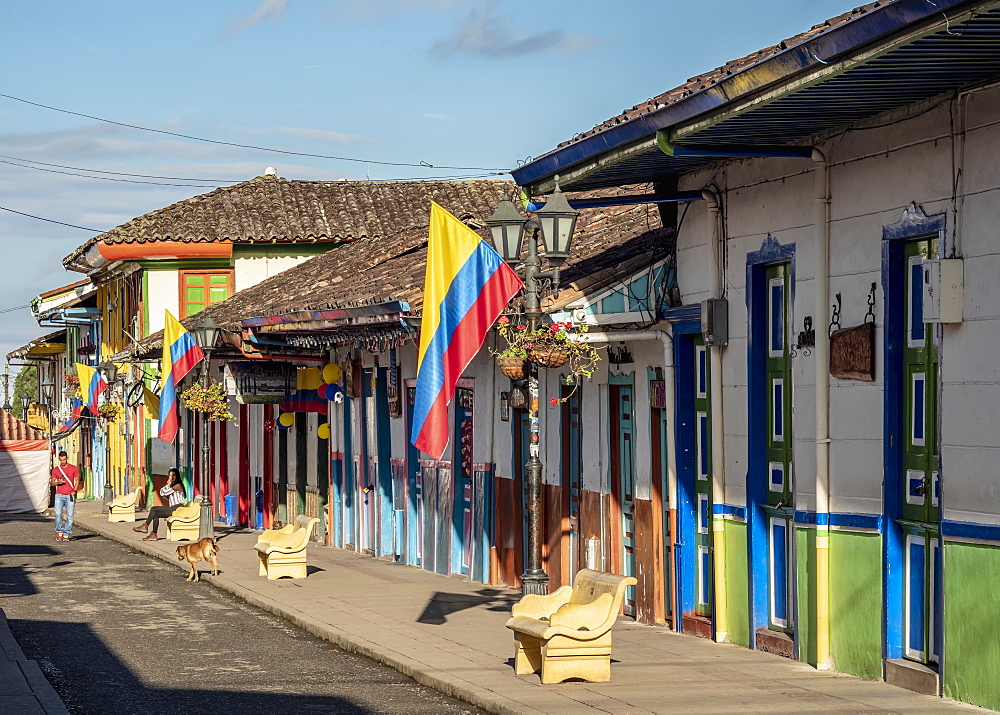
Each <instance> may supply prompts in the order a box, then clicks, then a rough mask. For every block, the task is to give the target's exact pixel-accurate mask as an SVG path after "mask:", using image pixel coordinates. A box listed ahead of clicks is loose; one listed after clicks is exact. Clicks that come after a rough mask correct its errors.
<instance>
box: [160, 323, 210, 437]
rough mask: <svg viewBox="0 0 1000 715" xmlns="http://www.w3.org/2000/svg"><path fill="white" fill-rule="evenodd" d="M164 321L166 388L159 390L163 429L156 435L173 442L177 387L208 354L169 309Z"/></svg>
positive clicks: (162, 368)
mask: <svg viewBox="0 0 1000 715" xmlns="http://www.w3.org/2000/svg"><path fill="white" fill-rule="evenodd" d="M166 313H167V314H166V317H165V318H164V323H163V362H162V364H161V365H160V370H161V371H162V373H163V388H162V389H161V390H160V414H159V417H160V429H159V432H158V433H157V435H156V436H157V437H159V438H160V439H162V440H163V441H164V442H170V443H173V441H174V438H175V437H176V436H177V427H178V422H177V386H178V385H179V384H181V380H183V379H184V376H185V375H187V374H188V373H189V372H191V368H193V367H194V366H195V365H197V364H198V361H199V360H201V359H202V358H203V357H204V356H205V355H204V353H202V351H201V348H199V347H198V343H196V342H195V341H194V338H192V337H191V333H189V332H188V331H186V330H185V329H184V326H183V325H181V323H180V321H179V320H177V318H175V317H174V316H172V315H171V314H170V311H169V310H168V311H166Z"/></svg>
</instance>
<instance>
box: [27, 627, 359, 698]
mask: <svg viewBox="0 0 1000 715" xmlns="http://www.w3.org/2000/svg"><path fill="white" fill-rule="evenodd" d="M8 624H9V626H10V630H11V632H12V633H13V634H14V635H15V637H16V638H17V639H18V641H21V640H26V641H28V643H29V645H28V647H27V648H23V650H25V654H26V655H27V656H28V657H29V658H32V659H34V660H36V661H38V663H39V665H40V667H41V668H42V670H43V671H44V672H45V675H46V677H47V678H48V679H49V681H50V682H51V683H52V685H53V687H54V688H55V689H56V692H58V693H59V696H60V697H61V698H62V700H63V702H64V703H65V704H66V707H67V708H68V709H69V711H70V712H79V713H90V712H96V711H95V710H94V707H95V705H96V704H97V703H98V702H103V705H102V711H104V712H143V713H177V712H219V713H224V712H242V713H276V712H302V711H315V712H337V713H367V712H371V710H368V709H366V708H364V707H361V706H359V705H357V704H356V703H354V702H352V701H351V700H349V699H347V698H342V697H336V696H322V695H298V694H295V693H289V692H253V691H252V690H247V689H241V690H231V689H226V688H213V687H212V683H213V680H214V679H215V678H214V675H213V673H214V672H217V670H218V669H224V668H225V667H226V665H227V663H225V662H219V661H218V660H217V659H216V658H210V657H207V656H206V658H205V659H203V660H202V661H201V662H198V663H191V662H172V661H171V659H170V654H169V648H168V645H169V644H165V643H155V644H154V643H149V644H148V645H149V647H156V648H158V649H161V650H162V651H163V654H164V659H163V668H164V679H165V680H170V679H172V678H173V679H176V680H178V681H180V683H179V685H180V687H156V686H151V685H149V684H147V683H144V682H143V681H142V680H141V679H139V678H138V677H136V675H135V673H133V671H132V670H131V669H130V668H129V666H128V665H127V664H126V663H125V662H123V661H122V659H121V658H119V657H118V656H117V655H116V654H115V653H114V652H112V651H111V650H109V649H108V648H107V646H106V645H105V643H104V641H103V640H102V639H101V638H100V637H99V636H98V635H97V634H96V633H94V632H93V630H92V629H91V628H90V627H89V626H88V625H87V624H84V623H67V622H62V621H36V620H31V621H26V620H13V619H12V620H9V621H8ZM25 634H30V637H29V638H23V636H24V635H25ZM49 639H58V640H60V641H62V642H64V643H67V644H72V652H70V649H60V650H59V651H56V650H55V649H52V648H48V649H46V650H47V652H41V653H32V652H30V651H31V650H32V648H31V646H30V643H31V642H32V641H34V642H40V643H45V642H48V641H49ZM56 652H60V653H63V655H62V656H59V655H55V656H54V655H53V653H56ZM192 673H193V675H192ZM70 683H77V684H79V683H93V687H94V691H95V692H93V693H92V692H89V690H88V689H81V688H80V687H79V686H77V687H69V684H70ZM95 698H96V700H95Z"/></svg>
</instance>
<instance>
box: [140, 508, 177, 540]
mask: <svg viewBox="0 0 1000 715" xmlns="http://www.w3.org/2000/svg"><path fill="white" fill-rule="evenodd" d="M177 506H180V504H178V505H177ZM176 508H177V507H176V506H154V507H153V508H152V509H150V510H149V514H147V515H146V523H147V524H148V523H149V522H153V533H154V534H155V533H156V530H157V528H159V526H160V519H166V518H167V517H168V516H170V515H171V514H173V513H174V509H176Z"/></svg>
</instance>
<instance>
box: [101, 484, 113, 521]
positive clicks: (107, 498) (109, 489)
mask: <svg viewBox="0 0 1000 715" xmlns="http://www.w3.org/2000/svg"><path fill="white" fill-rule="evenodd" d="M114 499H115V488H114V486H112V484H111V482H105V483H104V504H103V505H102V506H101V513H102V514H107V513H108V512H109V511H111V502H112V501H114Z"/></svg>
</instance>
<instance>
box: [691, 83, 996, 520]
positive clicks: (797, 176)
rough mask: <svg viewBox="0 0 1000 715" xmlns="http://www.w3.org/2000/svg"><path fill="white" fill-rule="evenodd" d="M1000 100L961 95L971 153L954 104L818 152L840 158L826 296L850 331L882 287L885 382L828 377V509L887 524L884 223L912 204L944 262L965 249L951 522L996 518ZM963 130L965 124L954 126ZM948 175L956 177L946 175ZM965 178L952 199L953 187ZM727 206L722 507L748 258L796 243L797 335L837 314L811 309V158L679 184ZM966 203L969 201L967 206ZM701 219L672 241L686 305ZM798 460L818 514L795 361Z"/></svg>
mask: <svg viewBox="0 0 1000 715" xmlns="http://www.w3.org/2000/svg"><path fill="white" fill-rule="evenodd" d="M997 119H1000V91H998V90H996V89H992V90H988V91H984V92H982V93H978V94H975V95H973V96H972V97H971V98H970V99H969V100H967V113H966V116H965V127H966V128H967V133H966V137H967V138H966V142H965V148H964V151H963V150H962V146H961V141H960V140H956V141H955V142H954V144H953V142H952V140H951V138H950V116H949V107H948V106H947V105H944V106H941V107H938V108H936V109H932V110H931V111H929V112H927V113H925V114H923V115H921V116H918V117H915V118H913V119H908V120H904V121H901V122H900V123H898V124H894V125H892V126H889V127H884V128H874V129H869V130H863V131H853V132H849V133H846V134H844V135H842V136H839V137H837V138H835V139H832V140H830V141H827V142H822V143H821V144H820V148H821V149H822V150H823V151H824V153H825V154H826V155H827V158H828V160H829V161H830V162H831V169H830V182H831V191H832V202H831V246H830V297H831V300H833V298H834V296H835V295H836V294H837V293H840V294H841V296H842V313H841V325H842V326H844V327H847V326H851V325H857V324H860V323H862V322H863V321H864V315H865V312H866V311H867V295H868V291H869V288H870V286H871V284H872V283H873V282H874V283H876V307H875V314H876V345H877V362H876V365H877V372H876V381H875V382H874V383H865V382H860V381H854V380H841V379H838V378H831V391H830V405H831V437H832V439H833V443H832V446H831V510H832V511H834V512H863V513H880V512H881V511H882V473H883V392H882V387H883V371H884V355H883V354H882V353H883V325H884V308H885V305H884V298H885V296H884V295H883V291H882V278H881V271H882V256H881V251H882V227H883V226H884V225H888V224H892V223H895V222H896V221H898V220H899V218H900V216H901V214H902V212H903V210H904V209H905V208H906V207H907V206H908V205H909V204H910V202H916V203H917V204H918V205H919V206H920V207H921V208H922V209H923V210H924V212H925V213H926V214H927V215H929V216H930V215H935V214H941V213H945V214H946V215H947V219H948V220H947V231H946V238H945V245H944V246H943V251H944V252H945V253H946V254H947V255H952V253H953V252H954V251H955V250H956V249H957V250H958V251H959V255H961V256H962V257H963V258H964V259H965V261H964V267H965V273H966V293H965V321H964V322H963V323H962V324H961V325H957V326H945V327H944V328H943V330H942V339H941V349H940V371H941V393H940V409H941V416H942V428H941V455H942V488H943V497H942V500H943V508H944V518H946V519H957V520H963V521H979V522H986V523H1000V484H998V483H997V480H996V479H995V478H994V475H995V468H994V467H992V466H991V465H995V464H996V463H997V461H998V460H1000V432H998V431H997V430H996V429H995V425H996V424H997V418H998V417H1000V407H998V405H1000V363H998V362H997V360H996V359H995V350H996V346H997V344H998V343H1000V278H998V277H997V276H998V275H1000V255H998V254H1000V243H998V242H997V240H996V230H995V226H996V225H998V223H1000V208H998V205H997V202H996V198H995V197H996V193H995V192H996V191H997V189H998V185H1000V180H998V179H1000V177H998V174H997V171H996V168H995V161H994V160H993V157H995V153H996V151H995V147H996V146H997V143H998V140H1000V132H998V131H997V130H996V128H994V127H993V126H990V123H991V122H996V121H997ZM958 128H959V129H960V128H961V127H960V125H959V127H958ZM953 165H954V166H953ZM955 176H959V177H960V180H959V181H958V184H957V185H958V191H957V194H958V196H957V197H956V198H955V200H953V199H952V180H953V177H955ZM713 178H714V182H715V184H716V185H717V186H718V187H719V188H720V190H721V191H722V193H723V196H724V206H725V209H726V234H727V238H728V240H727V243H726V246H727V250H726V256H725V259H726V271H725V276H726V280H725V284H726V293H727V297H728V298H729V307H730V315H729V319H730V323H729V324H730V343H729V346H728V347H727V348H725V350H724V351H723V389H724V402H725V425H726V437H725V449H726V501H727V503H732V504H737V505H740V504H741V502H742V500H743V499H744V498H745V496H744V494H743V485H744V483H745V478H746V469H747V465H746V453H747V424H746V419H747V418H746V415H747V387H746V366H747V362H746V360H747V354H746V350H747V312H746V290H745V282H746V254H747V253H748V252H750V251H756V250H758V249H759V248H760V246H761V243H762V242H763V240H764V239H765V238H766V237H767V235H768V234H771V235H773V236H774V237H775V238H776V239H777V240H778V241H779V242H780V243H781V244H783V245H784V244H788V243H794V244H795V246H796V252H795V263H794V271H795V275H794V280H795V283H794V302H793V305H792V314H793V318H792V333H793V337H794V335H796V334H797V333H798V331H800V330H802V327H803V319H804V317H805V316H811V317H812V318H813V325H814V327H815V328H816V329H817V330H823V329H825V328H826V326H827V325H828V323H829V321H830V312H829V309H828V310H827V312H826V314H824V315H816V308H815V304H814V297H813V296H814V293H813V286H814V261H815V254H814V246H815V243H814V241H815V228H814V226H813V198H812V197H813V181H814V177H813V171H812V162H810V161H808V160H794V159H756V160H745V161H739V162H732V163H729V164H727V165H725V168H724V169H721V170H718V171H716V170H715V169H713V171H712V172H702V173H700V174H698V175H692V176H688V177H685V178H684V180H683V181H682V184H681V187H680V188H681V189H684V190H688V189H700V188H702V187H703V186H704V185H705V184H707V183H708V182H709V181H710V180H713ZM962 194H964V196H963V195H962ZM709 236H710V226H709V221H708V213H707V211H706V210H705V208H704V205H703V204H701V203H700V202H696V203H693V204H692V205H691V207H690V208H689V212H688V215H687V217H686V220H685V222H684V225H683V227H682V231H681V234H680V236H679V238H678V267H679V268H678V276H679V283H680V288H681V291H682V295H683V302H684V303H685V304H693V303H696V302H698V301H700V300H703V299H704V298H707V297H708V294H707V292H706V290H705V286H706V285H707V278H708V275H709V271H710V270H711V269H712V266H711V261H712V257H711V253H710V250H709V247H708V237H709ZM792 373H793V383H794V386H793V402H794V408H793V409H794V417H793V430H794V440H795V446H794V462H795V466H794V469H795V473H796V479H797V487H798V501H797V504H796V506H797V507H798V508H801V509H813V508H815V496H814V494H815V482H814V480H815V446H814V433H815V401H814V400H815V389H814V386H815V362H814V360H813V359H812V358H811V357H808V356H804V355H801V354H800V356H799V357H796V358H795V359H794V360H793V366H792Z"/></svg>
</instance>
